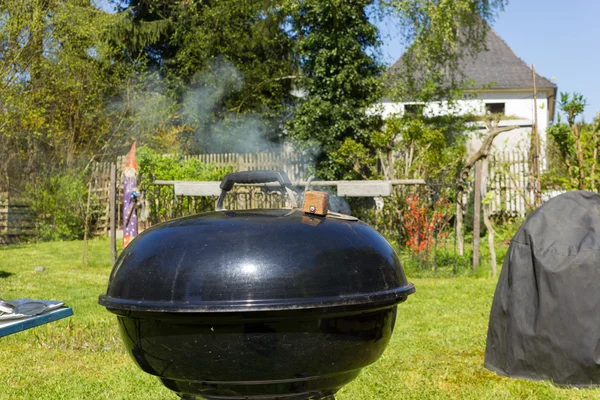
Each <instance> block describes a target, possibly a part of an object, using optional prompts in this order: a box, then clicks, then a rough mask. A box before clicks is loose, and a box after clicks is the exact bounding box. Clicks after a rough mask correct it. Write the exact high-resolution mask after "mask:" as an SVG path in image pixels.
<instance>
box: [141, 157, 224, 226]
mask: <svg viewBox="0 0 600 400" xmlns="http://www.w3.org/2000/svg"><path fill="white" fill-rule="evenodd" d="M137 163H138V164H139V166H140V170H139V175H140V182H139V183H140V188H141V190H142V191H143V193H144V196H145V197H146V200H147V201H146V204H147V205H148V210H147V213H148V219H149V221H150V222H151V223H152V224H156V223H158V222H161V221H165V220H167V219H170V218H173V217H175V216H182V215H187V214H195V213H199V212H203V211H209V210H214V199H212V198H206V197H198V198H192V197H183V198H181V199H175V197H174V194H173V189H172V188H171V187H170V186H159V185H154V184H152V182H154V181H155V180H185V181H220V180H222V179H223V178H224V177H225V175H226V174H228V173H229V172H232V171H233V167H217V166H215V165H214V164H204V163H202V162H200V160H198V159H196V158H190V159H185V157H184V156H175V155H173V156H164V155H161V154H158V153H157V152H156V151H154V150H152V149H151V148H149V147H147V146H143V147H140V148H139V149H138V151H137Z"/></svg>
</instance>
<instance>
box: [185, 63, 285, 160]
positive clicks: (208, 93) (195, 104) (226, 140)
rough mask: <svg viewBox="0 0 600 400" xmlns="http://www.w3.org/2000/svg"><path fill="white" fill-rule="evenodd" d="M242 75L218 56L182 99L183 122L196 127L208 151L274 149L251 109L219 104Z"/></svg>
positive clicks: (241, 82)
mask: <svg viewBox="0 0 600 400" xmlns="http://www.w3.org/2000/svg"><path fill="white" fill-rule="evenodd" d="M244 84H245V82H244V78H243V76H242V74H241V73H240V72H239V70H238V69H237V68H235V66H233V64H231V63H230V62H228V61H226V60H223V59H218V60H216V61H214V62H213V63H212V64H211V65H210V66H209V68H208V69H207V70H206V71H204V72H203V73H201V74H199V75H198V76H197V77H196V79H195V84H194V85H193V86H194V87H193V88H190V89H189V90H188V91H187V93H186V95H185V97H184V101H183V110H182V116H183V118H184V122H185V123H186V124H189V125H192V126H194V127H196V130H195V133H194V136H195V138H196V141H197V143H198V144H199V145H200V147H201V148H203V149H205V150H206V151H208V152H211V153H253V152H258V151H265V150H271V151H272V150H275V149H274V147H275V146H274V145H273V143H271V142H269V141H268V140H267V134H268V133H269V127H268V126H267V124H266V123H265V122H264V121H263V120H262V119H261V118H260V116H259V115H257V114H253V113H240V112H238V111H237V110H228V109H225V108H224V107H223V101H224V100H225V98H226V97H227V96H228V95H231V94H233V93H236V92H239V91H240V90H241V89H242V88H243V86H244Z"/></svg>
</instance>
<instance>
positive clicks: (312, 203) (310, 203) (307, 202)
mask: <svg viewBox="0 0 600 400" xmlns="http://www.w3.org/2000/svg"><path fill="white" fill-rule="evenodd" d="M328 210H329V195H328V194H327V193H324V192H317V191H309V192H306V193H305V194H304V205H303V206H302V211H304V212H305V213H307V214H312V215H321V216H325V215H327V211H328Z"/></svg>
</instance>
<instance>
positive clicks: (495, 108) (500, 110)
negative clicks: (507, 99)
mask: <svg viewBox="0 0 600 400" xmlns="http://www.w3.org/2000/svg"><path fill="white" fill-rule="evenodd" d="M504 104H505V103H486V105H485V111H486V113H488V112H489V113H491V114H502V115H504V110H505V107H504Z"/></svg>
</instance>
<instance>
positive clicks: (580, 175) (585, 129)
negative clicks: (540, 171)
mask: <svg viewBox="0 0 600 400" xmlns="http://www.w3.org/2000/svg"><path fill="white" fill-rule="evenodd" d="M585 107H586V101H585V99H584V98H583V96H582V95H581V94H579V93H573V94H569V93H561V94H560V102H559V109H560V110H561V111H562V113H563V114H564V115H565V116H566V118H567V123H566V124H565V123H564V122H562V121H561V118H560V114H559V116H558V121H557V123H556V124H553V125H552V126H550V127H548V129H547V132H548V136H549V138H550V139H551V143H550V146H549V150H550V160H551V163H550V170H549V171H548V172H547V173H546V174H545V176H544V180H545V181H546V182H545V183H546V185H552V184H558V185H561V186H565V185H566V186H567V188H569V189H579V190H591V191H594V192H597V191H598V183H597V178H596V166H597V161H598V147H599V145H600V142H599V140H598V135H599V130H600V114H599V115H598V117H597V118H596V119H595V120H594V122H593V123H592V124H586V123H584V122H577V121H576V119H577V117H578V116H580V115H581V114H582V113H583V111H584V110H585ZM552 161H554V162H552ZM565 170H566V171H565ZM565 172H566V173H565ZM564 176H567V177H568V180H565V179H564V178H562V177H564Z"/></svg>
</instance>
